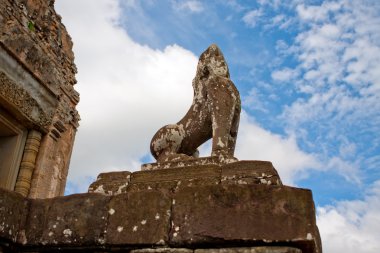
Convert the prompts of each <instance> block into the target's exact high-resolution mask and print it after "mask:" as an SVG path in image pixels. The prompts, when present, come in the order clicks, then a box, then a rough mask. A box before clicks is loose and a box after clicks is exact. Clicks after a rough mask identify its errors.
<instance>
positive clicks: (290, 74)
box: [271, 68, 297, 82]
mask: <svg viewBox="0 0 380 253" xmlns="http://www.w3.org/2000/svg"><path fill="white" fill-rule="evenodd" d="M271 76H272V79H273V80H275V81H279V82H289V81H291V80H292V79H294V78H295V77H296V76H297V70H294V69H290V68H283V69H280V70H275V71H273V72H272V74H271Z"/></svg>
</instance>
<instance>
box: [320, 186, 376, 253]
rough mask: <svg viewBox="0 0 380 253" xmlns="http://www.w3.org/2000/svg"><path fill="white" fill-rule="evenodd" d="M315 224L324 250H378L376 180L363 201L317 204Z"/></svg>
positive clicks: (367, 252) (331, 252) (327, 252)
mask: <svg viewBox="0 0 380 253" xmlns="http://www.w3.org/2000/svg"><path fill="white" fill-rule="evenodd" d="M317 224H318V227H319V230H320V233H321V237H322V247H323V252H325V253H336V252H345V253H351V252H352V253H356V252H361V253H378V252H380V241H379V238H380V229H379V228H380V181H376V182H375V183H374V185H373V186H372V187H371V189H370V190H369V192H368V194H367V195H366V196H365V198H364V199H363V200H353V201H339V202H337V203H336V205H335V206H325V207H318V208H317Z"/></svg>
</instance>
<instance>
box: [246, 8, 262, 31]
mask: <svg viewBox="0 0 380 253" xmlns="http://www.w3.org/2000/svg"><path fill="white" fill-rule="evenodd" d="M262 15H263V12H262V10H261V9H257V10H251V11H249V12H247V13H246V14H245V15H244V16H243V21H244V23H245V24H246V25H248V26H250V27H255V26H256V24H257V22H258V21H259V20H260V17H261V16H262Z"/></svg>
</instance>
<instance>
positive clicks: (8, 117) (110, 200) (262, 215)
mask: <svg viewBox="0 0 380 253" xmlns="http://www.w3.org/2000/svg"><path fill="white" fill-rule="evenodd" d="M0 31H1V34H0V85H1V86H0V166H1V167H0V253H3V252H4V253H5V252H130V253H148V252H151V253H160V252H161V253H162V252H169V253H321V252H322V246H321V240H320V235H319V232H318V227H317V225H316V217H315V207H314V202H313V197H312V193H311V191H310V190H308V189H300V188H294V187H289V186H285V185H283V184H282V181H281V178H280V176H279V174H278V173H277V171H276V169H275V168H274V167H273V165H272V163H271V162H269V161H256V160H251V161H239V160H238V159H237V158H236V157H234V148H235V143H236V138H237V133H238V126H239V115H240V110H241V105H240V98H239V92H238V91H237V89H236V87H235V86H234V84H233V82H232V78H231V79H230V75H229V72H228V66H227V63H226V61H225V59H224V57H223V54H222V53H221V50H220V49H219V48H218V47H217V46H216V45H211V46H210V47H209V48H208V49H207V50H206V51H205V52H204V53H203V54H202V55H201V57H200V61H199V64H198V68H197V75H196V76H195V78H194V81H193V87H194V94H195V97H194V100H193V105H192V106H191V107H190V109H189V111H188V113H187V114H186V115H185V116H184V118H183V119H181V120H180V121H178V122H177V123H176V124H171V125H167V126H164V127H163V128H161V129H160V130H158V132H157V134H156V135H154V137H153V139H152V142H151V152H152V155H153V156H154V157H155V158H156V159H157V162H155V163H150V164H142V165H141V171H137V172H129V171H119V172H108V173H101V174H100V175H99V176H98V178H97V180H96V181H95V182H93V183H92V184H91V185H90V186H89V189H88V193H84V194H74V195H70V196H62V195H63V192H64V188H65V183H66V176H67V172H68V166H69V162H70V156H71V151H72V148H73V143H74V137H75V133H76V130H77V128H78V121H79V116H78V112H77V111H76V109H75V106H76V104H77V103H78V101H79V95H78V93H77V92H76V91H75V90H74V88H73V85H74V84H75V83H76V81H75V73H76V68H75V65H74V63H73V60H74V55H73V52H72V42H71V39H70V37H69V35H68V34H67V32H66V29H65V27H64V25H63V24H62V23H61V19H60V17H59V15H58V14H56V12H55V11H54V0H0ZM189 95H190V94H189ZM210 138H212V143H213V144H212V153H211V154H210V156H207V157H198V154H197V148H198V147H199V145H201V144H202V143H204V142H205V141H207V140H208V139H210Z"/></svg>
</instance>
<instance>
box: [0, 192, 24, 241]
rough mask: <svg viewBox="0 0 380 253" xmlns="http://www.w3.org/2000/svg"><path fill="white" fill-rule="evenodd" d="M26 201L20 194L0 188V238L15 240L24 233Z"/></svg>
mask: <svg viewBox="0 0 380 253" xmlns="http://www.w3.org/2000/svg"><path fill="white" fill-rule="evenodd" d="M27 213H28V202H27V201H26V199H25V198H23V197H22V196H21V195H20V194H18V193H15V192H10V191H7V190H4V189H1V188H0V239H6V240H10V241H12V242H16V241H17V238H18V237H20V236H21V237H22V236H23V235H24V232H25V231H24V229H25V227H24V225H25V219H26V215H27Z"/></svg>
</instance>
